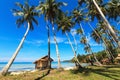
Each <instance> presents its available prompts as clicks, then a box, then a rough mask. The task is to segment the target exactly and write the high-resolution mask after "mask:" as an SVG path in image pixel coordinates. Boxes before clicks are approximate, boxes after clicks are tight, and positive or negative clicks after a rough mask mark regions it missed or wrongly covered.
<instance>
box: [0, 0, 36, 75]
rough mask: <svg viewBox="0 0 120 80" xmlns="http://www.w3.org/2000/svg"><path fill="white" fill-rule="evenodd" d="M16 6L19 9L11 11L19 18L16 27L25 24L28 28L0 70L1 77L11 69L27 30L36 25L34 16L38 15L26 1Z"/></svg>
mask: <svg viewBox="0 0 120 80" xmlns="http://www.w3.org/2000/svg"><path fill="white" fill-rule="evenodd" d="M16 6H18V7H19V9H13V13H14V15H15V16H18V17H19V18H18V19H17V21H16V24H17V25H18V27H20V25H22V24H24V23H27V24H28V25H27V26H28V27H27V29H26V32H25V34H24V36H23V38H22V40H21V42H20V44H19V45H18V47H17V49H16V51H15V53H14V54H13V56H12V57H11V59H10V60H9V61H8V63H7V65H6V66H5V67H4V68H3V69H2V71H1V74H2V75H6V74H7V72H8V70H9V68H10V67H11V65H12V63H13V62H14V60H15V58H16V56H17V55H18V53H19V51H20V49H21V48H22V45H23V43H24V40H25V39H26V36H27V34H28V32H29V30H33V29H34V27H33V22H34V23H35V24H38V22H37V20H36V19H35V16H38V13H37V12H36V11H35V7H34V6H29V4H28V2H27V1H26V2H25V3H24V5H22V4H20V3H19V2H17V3H16Z"/></svg>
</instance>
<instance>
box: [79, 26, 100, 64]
mask: <svg viewBox="0 0 120 80" xmlns="http://www.w3.org/2000/svg"><path fill="white" fill-rule="evenodd" d="M79 25H80V27H81V29H82V31H83V35H84V36H85V33H84V30H83V27H82V25H81V24H79ZM86 39H87V37H86ZM87 44H89V43H88V42H87ZM90 53H91V54H92V55H93V57H94V59H95V61H96V62H97V63H98V65H100V66H102V64H101V63H100V62H99V61H98V59H97V58H96V56H95V55H94V53H93V52H92V50H91V48H90Z"/></svg>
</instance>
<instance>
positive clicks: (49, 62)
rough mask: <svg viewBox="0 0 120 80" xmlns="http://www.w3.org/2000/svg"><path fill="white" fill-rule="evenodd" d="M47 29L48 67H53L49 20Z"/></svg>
mask: <svg viewBox="0 0 120 80" xmlns="http://www.w3.org/2000/svg"><path fill="white" fill-rule="evenodd" d="M46 29H47V32H48V33H47V35H48V69H51V59H50V27H49V25H48V22H47V26H46Z"/></svg>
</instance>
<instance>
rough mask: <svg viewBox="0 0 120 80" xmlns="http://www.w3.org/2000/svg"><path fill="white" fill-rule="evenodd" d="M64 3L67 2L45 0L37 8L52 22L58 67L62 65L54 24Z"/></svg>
mask: <svg viewBox="0 0 120 80" xmlns="http://www.w3.org/2000/svg"><path fill="white" fill-rule="evenodd" d="M41 5H42V6H41ZM63 5H65V3H63V2H56V1H55V0H45V1H44V2H40V5H39V6H38V7H37V8H36V9H37V10H40V11H41V12H42V13H43V14H44V17H45V20H48V21H49V22H50V23H51V24H52V27H51V28H52V32H53V35H54V41H55V46H56V54H57V57H58V69H59V68H60V67H61V64H60V54H59V49H58V43H57V39H56V32H55V27H54V24H55V20H56V19H57V18H58V17H59V15H60V13H61V12H62V11H61V9H60V7H61V6H63Z"/></svg>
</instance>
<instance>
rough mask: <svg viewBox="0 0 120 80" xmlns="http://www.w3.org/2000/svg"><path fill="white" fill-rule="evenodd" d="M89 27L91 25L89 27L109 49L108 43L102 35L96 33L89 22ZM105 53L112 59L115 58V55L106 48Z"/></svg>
mask: <svg viewBox="0 0 120 80" xmlns="http://www.w3.org/2000/svg"><path fill="white" fill-rule="evenodd" d="M88 25H89V27H90V28H91V29H92V30H93V31H94V32H95V34H96V35H97V36H98V37H99V38H101V39H102V41H103V43H104V45H105V46H106V47H107V43H106V41H105V40H104V39H103V37H102V36H100V35H99V34H98V33H97V32H96V31H95V29H94V28H93V27H92V26H91V25H90V23H89V22H88ZM104 45H103V47H104ZM104 48H105V47H104ZM105 52H106V54H109V55H110V56H111V58H112V59H113V58H114V57H113V55H112V54H111V53H110V51H109V50H108V49H106V48H105ZM108 57H109V56H108Z"/></svg>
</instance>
